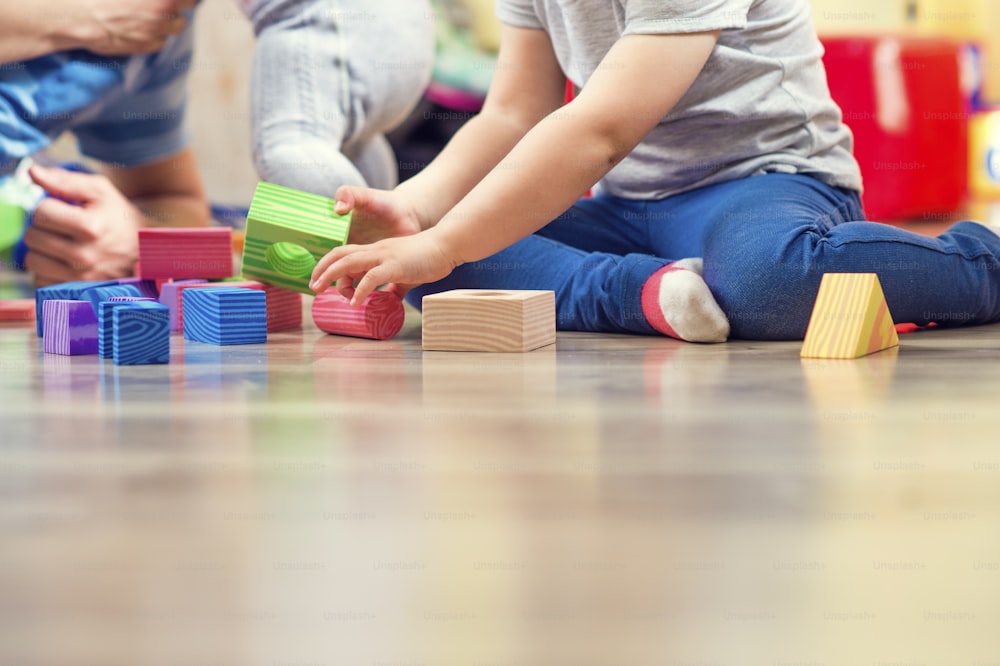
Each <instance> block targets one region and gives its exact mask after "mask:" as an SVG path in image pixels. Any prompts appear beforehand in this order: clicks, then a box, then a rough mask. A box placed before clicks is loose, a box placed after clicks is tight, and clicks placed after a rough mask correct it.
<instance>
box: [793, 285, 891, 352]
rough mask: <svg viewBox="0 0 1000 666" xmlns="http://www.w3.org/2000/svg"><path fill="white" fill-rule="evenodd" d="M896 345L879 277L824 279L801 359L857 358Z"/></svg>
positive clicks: (807, 330) (810, 319) (817, 296)
mask: <svg viewBox="0 0 1000 666" xmlns="http://www.w3.org/2000/svg"><path fill="white" fill-rule="evenodd" d="M898 344H899V336H898V335H897V334H896V328H895V326H894V325H893V321H892V315H891V314H890V313H889V306H888V305H887V304H886V302H885V296H884V294H883V293H882V285H881V283H880V282H879V279H878V275H876V274H875V273H827V274H825V275H824V276H823V279H822V281H821V282H820V285H819V293H818V294H817V295H816V304H815V305H814V306H813V311H812V316H811V317H810V318H809V326H808V328H807V329H806V336H805V341H804V342H803V344H802V352H801V354H800V355H801V356H802V358H858V357H859V356H865V355H866V354H872V353H874V352H877V351H882V350H883V349H889V348H890V347H895V346H896V345H898Z"/></svg>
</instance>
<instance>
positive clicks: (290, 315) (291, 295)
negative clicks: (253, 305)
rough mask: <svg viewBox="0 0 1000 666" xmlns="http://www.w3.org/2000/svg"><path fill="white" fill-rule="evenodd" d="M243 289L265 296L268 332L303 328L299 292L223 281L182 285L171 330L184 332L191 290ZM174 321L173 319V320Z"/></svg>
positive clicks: (253, 282)
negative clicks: (185, 293) (187, 296)
mask: <svg viewBox="0 0 1000 666" xmlns="http://www.w3.org/2000/svg"><path fill="white" fill-rule="evenodd" d="M225 287H230V288H232V287H242V288H244V289H257V290H259V291H263V292H264V294H265V303H266V312H265V317H266V323H267V332H268V333H275V332H277V331H287V330H289V329H293V328H299V327H301V326H302V294H300V293H299V292H297V291H288V290H287V289H280V288H278V287H275V286H273V285H269V284H264V283H263V282H258V281H256V280H239V279H234V280H223V281H221V282H204V281H202V282H200V283H190V284H180V285H178V286H177V292H176V304H177V309H176V326H174V327H173V328H172V329H171V330H175V331H181V332H183V331H184V292H186V291H187V290H189V289H219V288H225ZM171 321H173V319H172V320H171Z"/></svg>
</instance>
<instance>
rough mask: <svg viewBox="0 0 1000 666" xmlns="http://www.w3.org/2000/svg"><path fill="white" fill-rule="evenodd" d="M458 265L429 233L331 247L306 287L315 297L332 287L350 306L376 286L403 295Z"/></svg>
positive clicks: (459, 262) (359, 302)
mask: <svg viewBox="0 0 1000 666" xmlns="http://www.w3.org/2000/svg"><path fill="white" fill-rule="evenodd" d="M461 263H462V262H461V260H459V259H457V258H454V257H453V256H452V255H451V253H450V252H449V251H448V249H447V248H445V247H444V246H443V245H442V244H440V243H439V242H438V239H437V237H436V234H435V233H434V230H429V231H424V232H421V233H419V234H415V235H411V236H406V237H404V238H386V239H384V240H380V241H378V242H376V243H372V244H370V245H343V246H341V247H337V248H334V249H333V250H331V251H330V252H329V253H328V254H327V255H326V256H325V257H323V258H322V259H320V260H319V263H317V264H316V268H315V269H314V270H313V274H312V281H311V282H310V284H309V286H310V288H312V290H313V291H315V292H316V293H317V294H318V293H321V292H323V291H325V290H326V289H327V288H328V287H330V286H331V285H333V284H336V286H337V290H338V291H340V293H341V294H343V296H344V297H345V298H349V299H351V305H360V304H361V303H362V302H363V301H364V300H365V297H366V296H368V294H370V293H371V292H372V291H374V290H375V289H376V288H377V287H378V286H380V285H384V284H388V285H389V289H390V290H391V291H394V292H395V293H396V294H398V295H399V296H403V295H405V293H406V291H407V290H408V289H409V288H410V287H412V286H414V285H418V284H424V283H426V282H434V281H436V280H440V279H441V278H443V277H445V276H447V275H448V274H449V273H451V271H452V270H453V269H454V268H455V267H456V266H458V265H459V264H461ZM355 280H357V284H355Z"/></svg>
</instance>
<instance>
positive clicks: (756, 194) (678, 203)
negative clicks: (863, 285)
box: [408, 174, 1000, 340]
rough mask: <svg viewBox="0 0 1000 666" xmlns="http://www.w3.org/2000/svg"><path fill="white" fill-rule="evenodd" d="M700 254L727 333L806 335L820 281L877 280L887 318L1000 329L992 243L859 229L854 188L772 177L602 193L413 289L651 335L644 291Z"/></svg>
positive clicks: (416, 294)
mask: <svg viewBox="0 0 1000 666" xmlns="http://www.w3.org/2000/svg"><path fill="white" fill-rule="evenodd" d="M685 257H703V258H704V266H705V281H706V282H707V284H708V286H709V288H710V289H711V290H712V293H713V294H714V295H715V297H716V300H718V302H719V305H720V306H721V307H722V309H723V311H724V312H725V313H726V315H727V316H728V317H729V321H730V325H731V328H732V333H731V337H733V338H741V339H750V340H801V339H802V337H803V336H804V335H805V330H806V326H807V325H808V323H809V316H810V314H811V313H812V307H813V303H814V302H815V300H816V293H817V291H818V289H819V282H820V279H821V278H822V276H823V274H824V273H877V274H878V276H879V281H880V282H881V284H882V290H883V291H884V292H885V296H886V301H887V303H888V305H889V310H890V312H891V313H892V317H893V320H894V321H895V322H896V323H903V322H911V323H915V324H920V325H924V324H927V323H929V322H932V321H933V322H937V323H938V324H939V325H945V326H955V325H963V324H984V323H988V322H994V321H998V320H1000V237H998V236H997V235H996V234H994V233H993V232H991V231H990V230H989V229H987V228H986V227H984V226H982V225H980V224H977V223H974V222H959V223H957V224H954V225H952V226H951V227H950V228H949V229H948V230H947V231H946V232H944V233H942V234H941V235H939V236H937V237H933V238H932V237H929V236H924V235H920V234H916V233H913V232H909V231H905V230H903V229H900V228H898V227H895V226H890V225H885V224H878V223H875V222H869V221H865V220H864V214H863V211H862V209H861V203H860V200H859V198H858V196H857V194H856V193H854V192H851V191H847V190H840V189H837V188H834V187H830V186H827V185H825V184H823V183H822V182H820V181H818V180H816V179H814V178H811V177H808V176H801V175H788V174H769V175H764V176H755V177H751V178H746V179H741V180H736V181H730V182H727V183H721V184H718V185H712V186H709V187H705V188H701V189H698V190H694V191H690V192H685V193H683V194H679V195H675V196H673V197H669V198H667V199H663V200H661V201H636V200H629V199H621V198H617V197H612V196H606V195H600V196H595V197H593V198H590V199H583V200H580V201H579V202H577V203H576V204H575V205H574V206H573V207H572V208H571V209H569V210H568V211H567V212H566V213H565V214H563V215H562V216H560V217H559V218H557V219H556V220H554V221H553V222H551V223H550V224H548V225H547V226H546V227H544V228H543V229H541V230H540V231H539V232H538V233H536V234H534V235H532V236H530V237H528V238H526V239H524V240H522V241H519V242H518V243H516V244H514V245H512V246H510V247H509V248H507V249H505V250H503V251H501V252H498V253H497V254H495V255H493V256H492V257H489V258H487V259H484V260H483V261H479V262H475V263H471V264H465V265H463V266H460V267H459V268H458V269H456V270H455V271H454V272H453V273H452V274H451V275H449V276H448V277H447V278H445V279H443V280H441V281H439V282H435V283H433V284H428V285H423V286H421V287H419V288H417V289H414V290H413V291H412V292H411V293H410V294H409V296H408V299H409V301H410V302H411V303H413V304H414V305H418V304H419V301H420V298H422V297H423V296H424V295H425V294H430V293H436V292H439V291H444V290H447V289H458V288H473V289H550V290H553V291H555V293H556V316H557V322H556V324H557V327H558V328H559V329H560V330H575V331H597V332H613V333H640V334H654V333H655V332H654V330H653V328H652V327H651V326H650V325H649V324H648V323H647V321H646V318H645V317H644V316H643V314H642V309H641V306H640V295H641V290H642V285H643V284H644V283H645V282H646V280H647V279H648V278H649V277H650V276H651V275H652V274H653V273H654V272H655V271H656V270H658V269H659V268H661V267H662V266H664V265H665V264H667V263H669V262H671V261H675V260H677V259H683V258H685Z"/></svg>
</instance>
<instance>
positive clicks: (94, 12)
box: [0, 0, 195, 64]
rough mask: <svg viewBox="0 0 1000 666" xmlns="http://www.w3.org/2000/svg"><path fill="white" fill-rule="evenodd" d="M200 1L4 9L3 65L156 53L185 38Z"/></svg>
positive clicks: (97, 1)
mask: <svg viewBox="0 0 1000 666" xmlns="http://www.w3.org/2000/svg"><path fill="white" fill-rule="evenodd" d="M194 4H195V0H31V1H30V2H24V3H17V2H3V3H0V64H9V63H14V62H18V61H23V60H30V59H32V58H36V57H38V56H42V55H46V54H48V53H54V52H56V51H66V50H70V49H86V50H88V51H93V52H94V53H100V54H103V55H128V54H135V53H150V52H153V51H158V50H159V49H160V48H162V47H163V45H164V43H165V41H166V39H167V38H168V37H170V36H171V35H176V34H179V33H180V32H182V31H183V30H184V28H185V26H186V25H187V20H186V19H185V17H184V16H183V15H182V14H181V12H182V11H183V10H186V9H190V8H191V7H193V6H194Z"/></svg>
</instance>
